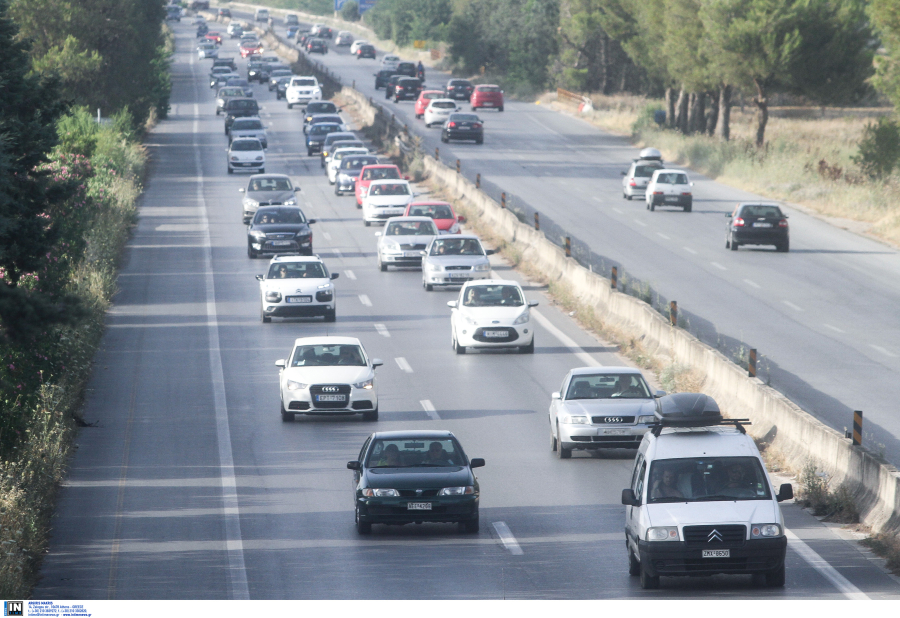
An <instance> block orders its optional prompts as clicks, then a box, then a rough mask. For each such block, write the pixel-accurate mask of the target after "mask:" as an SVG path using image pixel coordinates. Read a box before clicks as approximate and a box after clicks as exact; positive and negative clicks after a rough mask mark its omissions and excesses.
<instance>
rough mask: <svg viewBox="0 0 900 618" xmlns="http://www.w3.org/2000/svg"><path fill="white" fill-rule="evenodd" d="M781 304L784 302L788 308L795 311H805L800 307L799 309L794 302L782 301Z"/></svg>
mask: <svg viewBox="0 0 900 618" xmlns="http://www.w3.org/2000/svg"><path fill="white" fill-rule="evenodd" d="M781 302H783V303H784V304H785V305H787V306H788V307H790V308H791V309H793V310H794V311H803V309H801V308H800V307H798V306H797V305H795V304H794V303H792V302H791V301H789V300H783V301H781Z"/></svg>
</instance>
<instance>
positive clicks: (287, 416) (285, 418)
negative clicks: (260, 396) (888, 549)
mask: <svg viewBox="0 0 900 618" xmlns="http://www.w3.org/2000/svg"><path fill="white" fill-rule="evenodd" d="M293 420H294V415H293V414H291V413H290V412H288V411H287V410H285V409H284V402H283V401H282V402H281V422H282V423H291V422H293Z"/></svg>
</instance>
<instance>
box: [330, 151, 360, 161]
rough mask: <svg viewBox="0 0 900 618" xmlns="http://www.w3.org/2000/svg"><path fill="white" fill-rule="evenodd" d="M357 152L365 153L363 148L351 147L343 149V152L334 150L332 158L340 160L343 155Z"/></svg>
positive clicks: (347, 155)
mask: <svg viewBox="0 0 900 618" xmlns="http://www.w3.org/2000/svg"><path fill="white" fill-rule="evenodd" d="M357 154H365V150H364V149H363V148H352V149H350V150H344V151H343V152H336V153H334V158H335V160H337V161H340V160H341V159H343V158H344V157H349V156H351V155H357Z"/></svg>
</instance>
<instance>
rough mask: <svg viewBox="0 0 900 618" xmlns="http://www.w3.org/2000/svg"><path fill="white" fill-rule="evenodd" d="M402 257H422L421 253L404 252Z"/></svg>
mask: <svg viewBox="0 0 900 618" xmlns="http://www.w3.org/2000/svg"><path fill="white" fill-rule="evenodd" d="M403 257H422V252H421V251H404V252H403Z"/></svg>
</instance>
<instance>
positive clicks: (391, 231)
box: [384, 221, 438, 236]
mask: <svg viewBox="0 0 900 618" xmlns="http://www.w3.org/2000/svg"><path fill="white" fill-rule="evenodd" d="M437 233H438V231H437V229H436V228H435V227H434V223H432V222H431V221H393V222H391V223H388V226H387V229H386V230H385V231H384V235H385V236H437Z"/></svg>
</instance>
